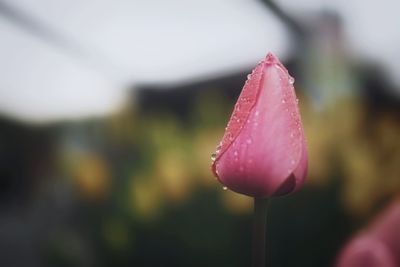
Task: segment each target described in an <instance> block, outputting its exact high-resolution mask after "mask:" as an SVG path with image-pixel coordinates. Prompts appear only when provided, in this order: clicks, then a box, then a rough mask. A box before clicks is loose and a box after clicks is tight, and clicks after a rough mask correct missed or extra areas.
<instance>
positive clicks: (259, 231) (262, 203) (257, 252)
mask: <svg viewBox="0 0 400 267" xmlns="http://www.w3.org/2000/svg"><path fill="white" fill-rule="evenodd" d="M267 206H268V199H267V198H256V197H255V198H254V229H253V267H265V237H266V230H265V228H266V224H267Z"/></svg>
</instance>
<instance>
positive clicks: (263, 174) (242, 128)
mask: <svg viewBox="0 0 400 267" xmlns="http://www.w3.org/2000/svg"><path fill="white" fill-rule="evenodd" d="M293 82H294V79H293V78H292V77H291V76H290V75H289V73H288V71H287V70H286V68H285V67H284V66H283V65H282V63H280V62H279V60H278V59H277V58H276V57H275V56H274V55H273V54H271V53H269V54H268V55H267V57H266V58H265V59H264V61H262V62H260V63H259V64H258V65H257V66H256V68H255V69H254V70H253V72H252V73H251V74H250V75H249V76H248V80H247V81H246V83H245V85H244V87H243V90H242V92H241V94H240V96H239V99H238V101H237V103H236V105H235V109H234V110H233V113H232V116H231V118H230V120H229V123H228V126H227V128H226V131H225V134H224V137H223V139H222V141H221V143H220V145H219V146H218V147H217V151H216V153H215V154H214V155H213V164H212V170H213V172H214V174H215V175H216V176H217V178H218V179H219V181H220V182H221V183H222V184H224V185H225V186H226V187H227V188H229V189H230V190H232V191H235V192H238V193H241V194H245V195H249V196H253V197H272V196H280V195H285V194H289V193H291V192H294V191H297V190H298V189H299V188H300V187H301V185H302V184H303V182H304V179H305V176H306V173H307V162H308V156H307V148H306V144H305V140H304V132H303V127H302V124H301V119H300V113H299V109H298V105H297V102H298V100H297V98H296V94H295V91H294V88H293Z"/></svg>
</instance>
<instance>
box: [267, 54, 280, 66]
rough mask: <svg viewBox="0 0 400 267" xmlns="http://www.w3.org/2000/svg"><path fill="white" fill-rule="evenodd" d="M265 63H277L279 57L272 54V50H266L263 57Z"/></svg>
mask: <svg viewBox="0 0 400 267" xmlns="http://www.w3.org/2000/svg"><path fill="white" fill-rule="evenodd" d="M264 61H265V63H266V64H276V63H279V59H278V58H277V57H276V56H275V55H274V54H272V52H268V54H267V56H266V57H265V60H264Z"/></svg>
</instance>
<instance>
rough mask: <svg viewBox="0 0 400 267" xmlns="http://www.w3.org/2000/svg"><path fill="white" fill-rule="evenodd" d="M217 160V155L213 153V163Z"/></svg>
mask: <svg viewBox="0 0 400 267" xmlns="http://www.w3.org/2000/svg"><path fill="white" fill-rule="evenodd" d="M216 158H217V154H215V153H212V154H211V160H212V161H215V159H216Z"/></svg>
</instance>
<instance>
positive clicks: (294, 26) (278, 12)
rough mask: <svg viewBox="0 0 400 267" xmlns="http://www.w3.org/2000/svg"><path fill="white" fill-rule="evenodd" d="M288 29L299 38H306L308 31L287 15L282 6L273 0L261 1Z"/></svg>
mask: <svg viewBox="0 0 400 267" xmlns="http://www.w3.org/2000/svg"><path fill="white" fill-rule="evenodd" d="M261 2H263V3H264V4H265V5H266V6H267V7H268V8H269V9H270V10H271V11H272V13H274V14H275V16H277V17H278V18H279V19H280V20H281V21H282V22H283V23H284V24H285V25H286V26H287V27H288V28H289V30H290V31H291V32H292V33H294V34H295V35H296V36H297V37H299V38H304V37H305V35H306V31H305V29H304V27H302V26H301V25H300V23H299V22H298V21H296V20H295V19H294V18H293V17H291V16H290V15H289V14H288V13H286V12H285V11H284V10H283V9H282V8H281V7H280V6H278V5H277V4H276V3H275V2H274V1H272V0H261Z"/></svg>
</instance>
